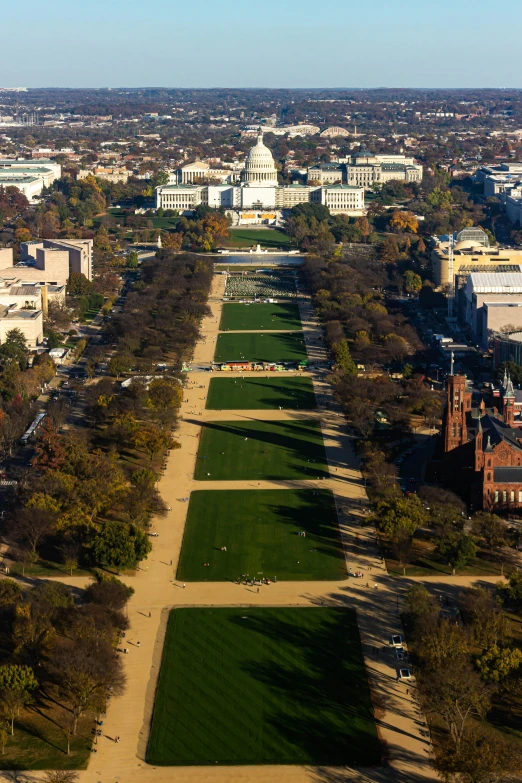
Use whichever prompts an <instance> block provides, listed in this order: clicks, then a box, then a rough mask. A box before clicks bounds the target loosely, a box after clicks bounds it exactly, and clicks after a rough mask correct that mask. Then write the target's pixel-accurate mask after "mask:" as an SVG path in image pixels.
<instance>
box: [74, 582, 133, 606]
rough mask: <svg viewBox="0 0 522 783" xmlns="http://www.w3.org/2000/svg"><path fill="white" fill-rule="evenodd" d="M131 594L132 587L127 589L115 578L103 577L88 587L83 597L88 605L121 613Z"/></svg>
mask: <svg viewBox="0 0 522 783" xmlns="http://www.w3.org/2000/svg"><path fill="white" fill-rule="evenodd" d="M133 593H134V588H133V587H128V586H127V585H126V584H124V583H123V582H121V581H120V580H119V579H116V577H103V578H100V579H98V581H96V582H94V583H93V584H92V585H89V587H88V588H87V589H86V591H85V594H84V597H85V600H86V601H87V602H89V603H93V604H99V605H100V606H105V607H107V608H108V609H114V610H115V611H121V609H123V607H124V606H125V605H126V603H127V601H128V600H129V598H130V597H131V595H133Z"/></svg>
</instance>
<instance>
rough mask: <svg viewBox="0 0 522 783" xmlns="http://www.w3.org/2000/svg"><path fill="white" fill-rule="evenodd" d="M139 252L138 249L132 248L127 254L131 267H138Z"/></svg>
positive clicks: (128, 264) (128, 263)
mask: <svg viewBox="0 0 522 783" xmlns="http://www.w3.org/2000/svg"><path fill="white" fill-rule="evenodd" d="M138 262H139V259H138V253H137V252H136V250H131V252H130V253H129V255H128V256H127V266H128V267H129V269H137V268H138Z"/></svg>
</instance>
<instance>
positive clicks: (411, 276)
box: [404, 269, 422, 294]
mask: <svg viewBox="0 0 522 783" xmlns="http://www.w3.org/2000/svg"><path fill="white" fill-rule="evenodd" d="M404 288H405V290H406V291H407V292H408V293H409V294H416V293H418V292H419V291H420V290H421V288H422V278H421V277H420V275H417V274H416V273H415V272H413V271H412V270H411V269H407V270H406V272H405V273H404Z"/></svg>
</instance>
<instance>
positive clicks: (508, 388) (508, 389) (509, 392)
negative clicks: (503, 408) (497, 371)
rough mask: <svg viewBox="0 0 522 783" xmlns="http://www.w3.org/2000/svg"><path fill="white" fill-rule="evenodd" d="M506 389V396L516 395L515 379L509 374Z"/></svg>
mask: <svg viewBox="0 0 522 783" xmlns="http://www.w3.org/2000/svg"><path fill="white" fill-rule="evenodd" d="M505 389H506V391H505V394H504V397H514V396H515V390H514V388H513V381H512V380H511V378H510V377H509V375H508V377H507V385H506V386H505Z"/></svg>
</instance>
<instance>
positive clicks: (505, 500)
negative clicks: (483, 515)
mask: <svg viewBox="0 0 522 783" xmlns="http://www.w3.org/2000/svg"><path fill="white" fill-rule="evenodd" d="M502 500H503V502H504V503H506V502H507V489H505V490H504V491H503V492H502Z"/></svg>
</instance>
